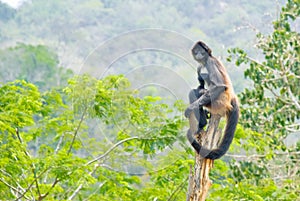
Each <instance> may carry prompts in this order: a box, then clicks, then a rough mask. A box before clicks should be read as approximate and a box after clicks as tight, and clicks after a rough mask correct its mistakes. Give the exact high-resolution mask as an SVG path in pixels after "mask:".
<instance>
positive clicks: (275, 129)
mask: <svg viewBox="0 0 300 201" xmlns="http://www.w3.org/2000/svg"><path fill="white" fill-rule="evenodd" d="M299 5H300V4H299V1H298V0H288V1H287V4H286V6H285V7H283V8H282V11H281V13H280V16H279V18H278V20H276V21H275V22H274V23H273V24H274V31H273V33H271V34H269V35H263V34H262V33H259V34H257V39H258V44H257V48H259V49H260V50H261V53H262V56H263V60H262V62H260V61H258V60H255V59H253V58H251V57H250V56H248V54H247V53H246V51H244V50H242V49H240V48H233V49H230V50H229V53H230V54H231V55H230V57H229V58H228V60H229V61H233V59H234V61H235V64H236V65H237V66H241V65H243V64H246V65H248V66H249V68H248V69H247V70H246V71H245V77H247V78H249V79H250V80H252V81H253V82H252V83H253V87H252V88H246V89H245V90H244V92H242V93H241V94H239V98H240V102H241V107H242V110H241V114H242V115H241V121H240V122H241V124H242V125H243V126H244V127H245V128H247V129H246V130H245V131H244V132H247V133H248V136H247V137H246V139H243V140H244V142H245V143H244V145H243V143H241V144H239V145H240V147H242V148H243V149H244V150H246V151H247V153H248V154H249V156H245V159H244V160H243V158H241V159H240V160H239V161H237V162H234V163H231V168H230V169H231V171H230V175H231V176H230V177H231V179H228V180H227V181H228V182H229V183H227V185H226V188H225V193H221V192H219V193H218V191H215V192H214V193H212V197H214V196H215V195H216V197H218V196H221V197H223V198H224V196H225V197H226V198H227V200H240V199H246V200H281V199H282V200H295V199H297V194H299V189H300V181H299V177H297V176H296V174H298V173H299V172H298V170H297V169H296V168H295V163H296V164H299V160H297V159H296V160H294V159H295V158H297V157H298V156H299V152H298V151H297V148H296V147H287V146H286V144H285V141H284V140H285V139H286V137H287V136H288V135H289V134H291V133H294V132H296V133H297V132H299V131H300V126H299V118H300V105H299V104H300V96H299V94H300V91H299V83H300V71H299V64H300V63H299V61H300V51H299V50H300V43H299V41H300V34H299V33H298V32H296V31H294V30H293V29H292V28H291V24H292V23H293V22H294V21H295V20H298V19H299V16H300V6H299ZM251 154H252V155H251ZM237 159H238V158H237ZM246 160H251V161H246ZM292 172H293V173H292ZM296 172H297V173H296ZM228 184H229V185H228ZM256 186H257V187H256ZM217 188H220V186H216V189H217ZM220 189H221V188H220ZM222 190H223V189H222ZM223 192H224V191H223Z"/></svg>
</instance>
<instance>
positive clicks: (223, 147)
mask: <svg viewBox="0 0 300 201" xmlns="http://www.w3.org/2000/svg"><path fill="white" fill-rule="evenodd" d="M231 105H232V110H230V111H228V112H227V114H226V117H227V122H226V128H225V131H224V137H223V139H222V142H221V143H220V145H219V146H218V148H216V149H213V150H209V149H206V148H205V147H202V146H201V145H200V144H199V143H198V142H197V141H196V140H195V139H194V137H193V135H194V133H192V132H191V131H190V130H188V132H187V138H188V140H189V142H190V143H191V145H192V146H193V147H194V149H195V150H196V151H197V153H199V154H200V155H201V156H202V157H203V158H209V159H212V160H215V159H218V158H221V157H222V156H223V155H224V154H225V153H226V152H227V151H228V149H229V146H230V144H231V143H232V140H233V137H234V133H235V130H236V126H237V123H238V119H239V106H238V103H237V100H236V99H232V100H231Z"/></svg>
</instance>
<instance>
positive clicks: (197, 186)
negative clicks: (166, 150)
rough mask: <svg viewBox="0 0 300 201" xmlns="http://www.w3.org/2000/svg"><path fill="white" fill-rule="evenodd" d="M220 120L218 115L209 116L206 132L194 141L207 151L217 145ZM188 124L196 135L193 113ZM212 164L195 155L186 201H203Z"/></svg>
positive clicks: (196, 123) (211, 161)
mask: <svg viewBox="0 0 300 201" xmlns="http://www.w3.org/2000/svg"><path fill="white" fill-rule="evenodd" d="M220 119H221V117H220V116H218V115H212V116H211V118H210V120H209V124H208V127H207V131H205V132H202V133H201V134H198V135H197V138H196V139H197V141H198V142H199V143H200V144H202V145H203V146H205V147H207V148H209V149H213V148H215V147H216V146H217V145H218V143H219V141H220V138H221V133H222V132H221V130H219V129H218V126H219V122H220ZM189 122H190V129H191V131H192V132H193V133H196V132H197V130H198V121H197V119H196V118H195V115H194V113H192V114H191V115H190V118H189ZM213 163H214V161H213V160H211V159H205V158H202V157H201V156H200V155H199V154H198V153H196V156H195V167H194V174H193V173H192V168H191V169H190V176H189V187H188V195H187V201H204V200H205V198H206V196H207V193H208V190H209V188H210V186H211V184H212V182H211V180H210V179H209V172H210V169H211V168H213Z"/></svg>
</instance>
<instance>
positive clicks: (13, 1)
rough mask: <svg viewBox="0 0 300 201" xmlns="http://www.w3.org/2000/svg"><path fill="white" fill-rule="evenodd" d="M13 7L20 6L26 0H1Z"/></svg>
mask: <svg viewBox="0 0 300 201" xmlns="http://www.w3.org/2000/svg"><path fill="white" fill-rule="evenodd" d="M0 1H2V2H4V3H6V4H8V5H10V6H11V7H13V8H18V7H19V6H20V5H22V3H23V2H24V1H26V0H0Z"/></svg>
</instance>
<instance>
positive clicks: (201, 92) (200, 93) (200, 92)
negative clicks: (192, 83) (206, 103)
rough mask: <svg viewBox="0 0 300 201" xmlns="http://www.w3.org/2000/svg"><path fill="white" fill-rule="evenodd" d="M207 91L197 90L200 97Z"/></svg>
mask: <svg viewBox="0 0 300 201" xmlns="http://www.w3.org/2000/svg"><path fill="white" fill-rule="evenodd" d="M207 91H208V90H207V89H200V90H199V95H200V96H202V95H203V94H205V93H206V92H207Z"/></svg>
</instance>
